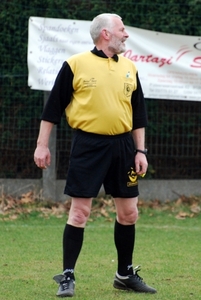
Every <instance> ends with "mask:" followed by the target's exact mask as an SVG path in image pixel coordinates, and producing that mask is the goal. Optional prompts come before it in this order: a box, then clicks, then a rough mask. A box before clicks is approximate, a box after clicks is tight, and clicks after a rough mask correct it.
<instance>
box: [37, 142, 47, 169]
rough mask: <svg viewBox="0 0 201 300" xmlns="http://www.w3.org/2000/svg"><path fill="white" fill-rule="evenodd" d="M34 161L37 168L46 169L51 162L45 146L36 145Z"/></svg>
mask: <svg viewBox="0 0 201 300" xmlns="http://www.w3.org/2000/svg"><path fill="white" fill-rule="evenodd" d="M34 161H35V164H36V165H37V167H38V168H40V169H46V168H47V167H48V166H49V165H50V162H51V154H50V150H49V148H48V147H46V146H40V145H38V146H37V148H36V150H35V152H34Z"/></svg>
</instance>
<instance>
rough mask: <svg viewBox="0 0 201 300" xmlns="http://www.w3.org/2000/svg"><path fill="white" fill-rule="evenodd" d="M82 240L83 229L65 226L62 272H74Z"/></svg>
mask: <svg viewBox="0 0 201 300" xmlns="http://www.w3.org/2000/svg"><path fill="white" fill-rule="evenodd" d="M83 238H84V228H80V227H74V226H72V225H69V224H66V226H65V229H64V233H63V270H64V271H67V270H69V272H70V273H73V272H74V268H75V264H76V261H77V259H78V256H79V254H80V250H81V248H82V243H83Z"/></svg>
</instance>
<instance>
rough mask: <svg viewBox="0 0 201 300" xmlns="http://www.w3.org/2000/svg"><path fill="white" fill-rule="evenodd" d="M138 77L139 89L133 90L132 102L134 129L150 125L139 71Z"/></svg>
mask: <svg viewBox="0 0 201 300" xmlns="http://www.w3.org/2000/svg"><path fill="white" fill-rule="evenodd" d="M136 77H137V89H136V90H135V91H134V92H133V94H132V98H131V104H132V109H133V130H135V129H138V128H143V127H146V126H147V125H148V119H147V110H146V105H145V99H144V95H143V91H142V87H141V83H140V80H139V77H138V73H137V74H136Z"/></svg>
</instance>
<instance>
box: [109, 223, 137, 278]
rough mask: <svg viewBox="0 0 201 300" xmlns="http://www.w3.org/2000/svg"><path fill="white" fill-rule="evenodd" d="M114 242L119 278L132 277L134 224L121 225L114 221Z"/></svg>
mask: <svg viewBox="0 0 201 300" xmlns="http://www.w3.org/2000/svg"><path fill="white" fill-rule="evenodd" d="M114 241H115V245H116V249H117V257H118V268H117V272H118V274H119V275H121V276H127V275H132V274H133V267H132V258H133V250H134V243H135V224H134V225H121V224H120V223H118V222H117V220H116V222H115V227H114Z"/></svg>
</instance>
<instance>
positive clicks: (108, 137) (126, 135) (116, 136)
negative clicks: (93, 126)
mask: <svg viewBox="0 0 201 300" xmlns="http://www.w3.org/2000/svg"><path fill="white" fill-rule="evenodd" d="M74 133H75V134H78V135H83V136H86V137H87V136H88V137H94V138H100V139H119V138H126V137H128V136H130V134H131V131H128V132H124V133H120V134H115V135H106V134H98V133H93V132H87V131H82V130H81V129H74Z"/></svg>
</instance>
